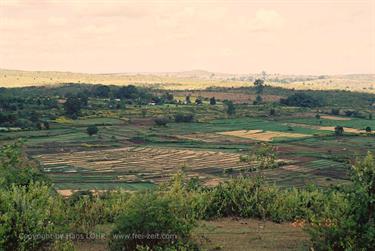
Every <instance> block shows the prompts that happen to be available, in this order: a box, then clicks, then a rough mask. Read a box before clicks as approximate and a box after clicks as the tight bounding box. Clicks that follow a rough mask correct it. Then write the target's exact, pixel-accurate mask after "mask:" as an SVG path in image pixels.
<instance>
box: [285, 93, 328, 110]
mask: <svg viewBox="0 0 375 251" xmlns="http://www.w3.org/2000/svg"><path fill="white" fill-rule="evenodd" d="M280 103H281V104H283V105H287V106H299V107H309V108H313V107H319V106H322V105H323V102H322V100H320V99H318V98H314V97H313V96H310V95H308V94H306V93H295V94H293V95H291V96H289V97H287V98H286V99H280Z"/></svg>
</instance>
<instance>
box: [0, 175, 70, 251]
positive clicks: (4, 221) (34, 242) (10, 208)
mask: <svg viewBox="0 0 375 251" xmlns="http://www.w3.org/2000/svg"><path fill="white" fill-rule="evenodd" d="M62 206H63V204H62V201H61V200H60V199H59V198H58V197H55V196H54V194H53V192H52V190H51V188H50V186H48V185H45V184H42V183H39V182H37V183H33V182H31V183H30V184H29V185H28V186H27V187H26V186H15V185H12V186H11V187H10V189H9V191H6V190H0V250H39V249H41V248H42V247H44V246H46V245H47V244H49V243H50V242H51V241H52V239H51V236H48V234H52V233H55V232H56V231H57V230H60V232H61V231H62V229H61V228H60V227H59V226H62V215H63V213H62V212H61V211H60V210H61V209H62V208H63V207H62Z"/></svg>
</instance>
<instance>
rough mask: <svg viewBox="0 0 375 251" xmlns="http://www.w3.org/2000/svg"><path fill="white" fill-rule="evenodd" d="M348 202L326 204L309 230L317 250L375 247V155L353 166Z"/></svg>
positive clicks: (347, 196)
mask: <svg viewBox="0 0 375 251" xmlns="http://www.w3.org/2000/svg"><path fill="white" fill-rule="evenodd" d="M352 181H353V185H352V186H350V187H349V188H347V191H345V193H344V195H345V201H346V203H345V202H344V203H341V205H340V206H337V205H336V206H332V207H330V208H326V210H324V211H323V212H322V213H321V215H320V217H316V218H315V219H314V220H313V223H312V225H311V227H309V228H308V229H307V230H308V232H309V233H310V235H311V239H312V242H313V245H314V247H315V249H316V250H373V248H374V247H375V159H374V157H373V155H372V154H370V153H369V154H368V155H367V157H366V158H365V159H364V160H361V161H358V162H357V164H355V165H354V166H353V174H352Z"/></svg>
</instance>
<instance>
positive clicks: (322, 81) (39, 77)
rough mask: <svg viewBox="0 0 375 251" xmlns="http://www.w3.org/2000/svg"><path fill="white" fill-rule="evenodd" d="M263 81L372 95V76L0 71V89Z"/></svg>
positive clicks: (165, 86) (193, 86)
mask: <svg viewBox="0 0 375 251" xmlns="http://www.w3.org/2000/svg"><path fill="white" fill-rule="evenodd" d="M263 77H265V78H266V80H267V81H266V82H267V84H269V85H271V86H278V87H285V88H295V89H312V90H333V89H339V90H348V91H356V92H369V93H375V74H351V75H324V76H314V75H281V74H267V75H262V74H227V73H214V72H208V71H202V70H193V71H185V72H165V73H107V74H89V73H73V72H58V71H20V70H6V69H0V87H22V86H42V85H54V84H62V83H95V84H99V83H100V84H114V85H128V84H134V85H137V86H148V87H154V88H160V89H170V90H185V89H205V88H208V87H212V86H215V87H241V86H248V85H250V84H251V83H252V82H253V81H254V80H255V79H256V78H263Z"/></svg>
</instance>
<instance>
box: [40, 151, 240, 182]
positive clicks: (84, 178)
mask: <svg viewBox="0 0 375 251" xmlns="http://www.w3.org/2000/svg"><path fill="white" fill-rule="evenodd" d="M36 159H38V160H39V161H40V163H41V164H42V166H43V171H44V172H45V173H47V174H48V175H49V177H50V178H51V179H52V181H53V182H54V183H55V184H56V186H57V188H59V189H84V188H87V187H88V186H89V187H90V188H91V189H110V188H113V187H115V186H118V187H123V188H127V186H128V185H130V186H132V185H133V186H134V185H136V186H140V184H143V185H145V184H154V183H155V184H158V183H160V182H163V181H166V180H168V179H169V178H170V177H171V175H173V174H175V173H176V172H177V171H178V170H181V169H182V170H183V171H184V172H186V174H187V175H188V176H190V177H193V176H195V177H199V178H200V179H201V180H209V179H213V178H216V177H218V176H221V174H222V173H223V170H224V169H227V168H232V169H240V168H243V167H245V166H246V164H245V163H241V162H239V155H238V154H234V153H223V152H213V151H192V150H178V149H163V148H154V147H126V148H118V149H111V150H101V151H82V152H74V153H63V154H45V155H39V156H36Z"/></svg>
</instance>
